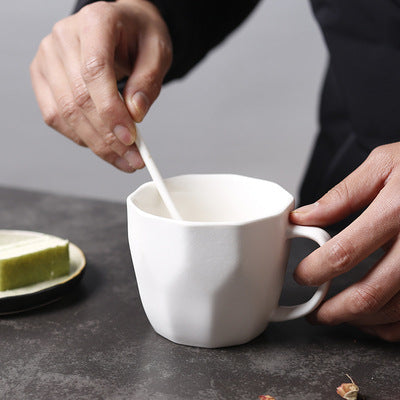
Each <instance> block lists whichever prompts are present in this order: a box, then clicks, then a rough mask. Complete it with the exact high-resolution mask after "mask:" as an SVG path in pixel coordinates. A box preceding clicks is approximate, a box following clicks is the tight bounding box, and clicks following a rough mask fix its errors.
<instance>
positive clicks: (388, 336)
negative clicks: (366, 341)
mask: <svg viewBox="0 0 400 400" xmlns="http://www.w3.org/2000/svg"><path fill="white" fill-rule="evenodd" d="M360 329H361V330H362V331H364V332H365V333H367V334H369V335H373V336H378V337H379V338H381V339H383V340H386V341H387V342H399V341H400V322H394V323H392V324H383V325H375V326H366V327H360Z"/></svg>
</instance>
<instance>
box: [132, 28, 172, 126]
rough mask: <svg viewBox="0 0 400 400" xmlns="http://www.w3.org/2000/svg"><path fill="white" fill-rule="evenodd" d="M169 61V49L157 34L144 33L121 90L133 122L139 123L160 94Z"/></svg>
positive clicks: (170, 56)
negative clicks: (133, 62)
mask: <svg viewBox="0 0 400 400" xmlns="http://www.w3.org/2000/svg"><path fill="white" fill-rule="evenodd" d="M171 60H172V48H171V45H170V44H169V42H168V43H167V42H165V41H164V40H163V39H162V38H161V37H160V35H159V34H158V33H151V32H149V33H146V34H145V35H144V36H143V37H142V38H141V40H140V41H139V47H138V53H137V58H136V61H135V65H134V68H133V71H132V74H131V76H130V77H129V78H128V81H127V83H126V86H125V90H124V98H125V101H126V104H127V107H128V109H129V112H130V113H131V115H132V118H133V119H134V120H135V122H141V121H142V120H143V118H144V117H145V115H146V114H147V112H148V110H149V108H150V107H151V105H152V104H153V102H154V101H155V99H156V98H157V96H158V95H159V93H160V90H161V86H162V82H163V79H164V76H165V74H166V73H167V71H168V69H169V67H170V65H171Z"/></svg>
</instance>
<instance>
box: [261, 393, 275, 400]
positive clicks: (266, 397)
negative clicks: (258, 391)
mask: <svg viewBox="0 0 400 400" xmlns="http://www.w3.org/2000/svg"><path fill="white" fill-rule="evenodd" d="M258 398H259V399H260V400H275V397H272V396H270V395H268V394H263V395H261V396H258Z"/></svg>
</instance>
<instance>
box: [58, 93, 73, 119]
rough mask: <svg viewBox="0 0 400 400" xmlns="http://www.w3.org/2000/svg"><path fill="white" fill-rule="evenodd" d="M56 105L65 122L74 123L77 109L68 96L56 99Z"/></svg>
mask: <svg viewBox="0 0 400 400" xmlns="http://www.w3.org/2000/svg"><path fill="white" fill-rule="evenodd" d="M57 104H58V106H59V109H60V114H61V116H62V118H63V119H65V120H66V121H74V120H75V119H76V118H77V114H78V108H77V105H76V104H75V102H74V101H73V99H71V98H70V97H69V96H62V97H60V98H59V99H58V101H57Z"/></svg>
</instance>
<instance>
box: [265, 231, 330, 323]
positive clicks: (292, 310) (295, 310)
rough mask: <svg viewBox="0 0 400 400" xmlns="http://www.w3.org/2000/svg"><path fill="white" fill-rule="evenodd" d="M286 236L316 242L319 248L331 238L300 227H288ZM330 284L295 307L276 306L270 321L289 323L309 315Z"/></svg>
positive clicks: (326, 283)
mask: <svg viewBox="0 0 400 400" xmlns="http://www.w3.org/2000/svg"><path fill="white" fill-rule="evenodd" d="M286 236H287V238H288V239H293V238H296V237H303V238H307V239H311V240H314V241H315V242H317V243H318V244H319V245H320V246H322V245H323V244H324V243H326V242H327V241H328V240H329V239H330V238H331V237H330V235H329V233H328V232H326V231H324V230H323V229H321V228H316V227H313V226H301V225H289V226H288V228H287V231H286ZM330 284H331V282H330V281H328V282H325V283H323V284H322V285H321V286H320V287H319V288H318V289H317V291H316V292H315V293H314V295H313V297H311V299H310V300H308V301H307V302H305V303H302V304H299V305H297V306H278V308H277V309H276V310H275V311H274V313H273V314H272V317H271V319H270V321H272V322H280V321H289V320H291V319H295V318H300V317H304V316H305V315H307V314H309V313H310V312H311V311H313V310H315V309H316V308H317V307H318V306H319V305H320V303H321V302H322V300H323V299H324V297H325V296H326V294H327V293H328V290H329V287H330Z"/></svg>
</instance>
